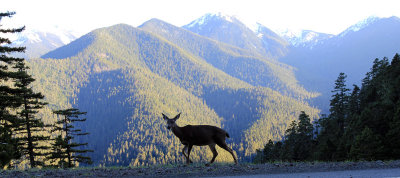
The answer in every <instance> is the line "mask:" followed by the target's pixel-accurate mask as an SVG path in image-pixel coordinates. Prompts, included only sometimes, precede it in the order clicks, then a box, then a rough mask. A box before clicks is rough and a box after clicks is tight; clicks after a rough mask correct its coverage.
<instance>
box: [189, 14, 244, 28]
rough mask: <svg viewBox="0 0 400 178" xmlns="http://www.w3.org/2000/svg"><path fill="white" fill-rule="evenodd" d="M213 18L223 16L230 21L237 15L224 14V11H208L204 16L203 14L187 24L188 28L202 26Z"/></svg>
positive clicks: (222, 17)
mask: <svg viewBox="0 0 400 178" xmlns="http://www.w3.org/2000/svg"><path fill="white" fill-rule="evenodd" d="M213 18H221V19H224V20H226V21H228V22H233V21H234V20H235V19H236V17H235V16H231V15H227V14H224V13H222V12H218V13H207V14H205V15H203V16H201V17H200V18H198V19H196V20H194V21H192V22H190V23H189V24H187V25H185V27H186V28H192V27H194V26H202V25H204V24H206V23H207V21H209V20H211V19H213Z"/></svg>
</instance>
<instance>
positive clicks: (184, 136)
mask: <svg viewBox="0 0 400 178" xmlns="http://www.w3.org/2000/svg"><path fill="white" fill-rule="evenodd" d="M162 116H163V119H164V120H165V121H167V129H168V130H171V131H172V133H173V134H174V135H175V136H176V137H178V138H179V140H180V141H181V143H182V144H183V145H184V147H183V149H182V154H183V156H185V158H186V164H187V165H189V164H190V163H193V162H192V161H191V160H190V158H189V157H190V151H191V150H192V147H193V145H196V146H207V145H208V147H209V148H210V150H211V152H212V153H213V157H212V159H211V161H210V163H207V164H206V166H210V165H211V164H212V163H213V162H214V161H215V158H216V157H217V156H218V152H217V150H216V149H215V145H218V146H219V147H221V148H222V149H224V150H226V151H228V152H229V153H230V154H231V155H232V157H233V160H234V161H235V164H238V161H237V159H236V157H235V155H234V154H233V150H232V149H231V148H229V147H228V145H227V144H226V142H225V139H226V138H229V134H228V132H226V131H225V130H223V129H221V128H218V127H216V126H211V125H186V126H183V127H179V126H178V125H177V124H176V120H178V119H179V117H180V116H181V113H179V114H178V115H176V116H175V117H174V118H172V119H170V118H168V117H167V116H166V115H165V114H164V113H162ZM185 151H187V154H186V153H185Z"/></svg>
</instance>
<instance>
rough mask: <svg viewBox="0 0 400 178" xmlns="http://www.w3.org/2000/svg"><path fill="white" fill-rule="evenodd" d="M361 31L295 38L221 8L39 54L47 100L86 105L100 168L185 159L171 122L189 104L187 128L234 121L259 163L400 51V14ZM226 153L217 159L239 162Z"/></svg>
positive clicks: (117, 29)
mask: <svg viewBox="0 0 400 178" xmlns="http://www.w3.org/2000/svg"><path fill="white" fill-rule="evenodd" d="M354 27H355V26H353V27H350V28H349V30H347V31H345V32H344V33H342V34H339V35H336V36H333V35H328V34H322V33H317V32H312V31H304V32H302V35H301V36H295V38H296V39H295V38H290V37H288V36H286V37H281V36H279V35H278V34H276V33H275V32H273V31H272V30H270V29H268V28H267V27H265V26H263V25H261V24H258V25H257V26H256V29H253V30H252V29H251V28H248V27H247V26H246V25H244V24H243V23H242V22H240V21H239V20H237V19H236V18H234V17H230V16H224V15H221V14H206V15H205V16H203V17H201V18H199V19H197V20H194V21H193V22H192V23H189V24H188V25H185V26H183V27H177V26H174V25H171V24H169V23H167V22H164V21H162V20H159V19H151V20H149V21H147V22H145V23H144V24H142V25H141V26H139V27H138V28H135V27H132V26H129V25H125V24H119V25H114V26H111V27H106V28H101V29H97V30H94V31H92V32H90V33H88V34H86V35H84V36H82V37H80V38H78V39H76V40H75V41H72V42H71V43H69V44H67V45H65V46H61V47H58V48H54V50H53V51H51V52H48V53H46V54H43V56H42V58H32V59H31V60H29V62H30V65H31V68H32V72H33V74H34V76H35V78H36V79H37V87H36V88H38V90H39V91H41V92H43V93H44V94H46V99H47V100H48V101H49V103H52V104H53V105H51V106H49V108H51V109H63V108H64V107H68V106H74V107H77V108H79V109H80V110H81V111H86V112H88V115H87V118H88V120H87V121H86V123H85V125H81V126H82V127H83V128H84V129H86V130H87V131H88V132H90V133H91V134H90V135H89V136H88V137H87V138H86V140H85V141H87V142H89V147H90V148H91V149H94V150H96V151H95V152H94V153H93V154H92V155H91V156H92V158H93V160H94V161H95V163H96V164H103V165H135V166H136V165H148V164H165V163H174V162H182V161H183V156H182V155H181V153H180V151H181V149H182V148H183V146H181V145H180V143H179V140H178V139H177V138H175V137H174V136H173V135H172V133H170V132H168V130H167V129H166V125H165V123H164V122H163V120H162V118H161V113H165V114H167V115H168V116H170V117H173V116H174V115H176V114H178V113H179V112H182V116H181V119H180V120H178V125H180V126H182V125H186V124H209V125H216V126H220V127H223V128H224V129H226V130H227V131H228V132H229V134H230V135H231V138H232V139H230V140H228V143H229V144H230V146H231V147H233V149H234V150H235V151H236V153H237V154H238V156H239V158H240V159H242V160H249V159H250V158H251V156H252V155H253V154H254V153H255V151H256V149H260V148H262V147H263V145H264V144H265V143H266V142H267V141H268V140H269V139H273V140H278V139H281V137H282V136H283V134H284V131H285V130H286V128H287V127H288V125H289V124H290V123H291V121H293V120H294V119H296V118H297V117H298V115H299V113H300V112H301V111H305V112H306V113H307V114H309V115H310V116H311V117H312V118H313V119H316V118H318V114H321V112H320V109H322V110H323V111H326V108H327V107H326V106H327V105H329V97H330V91H331V90H332V88H333V83H334V80H335V78H336V77H337V75H338V74H339V72H345V73H346V74H348V76H349V78H348V81H349V82H348V83H349V86H350V85H351V84H352V83H356V82H359V81H360V80H361V78H362V76H364V75H365V73H366V72H367V71H368V69H369V67H370V66H371V65H372V60H373V59H375V58H381V57H383V56H388V57H391V56H393V55H394V54H395V53H396V52H399V51H400V40H399V39H398V38H400V34H399V33H400V32H398V31H399V30H398V29H400V28H399V27H400V21H399V18H397V17H391V18H383V19H376V20H372V21H371V22H370V23H365V24H364V25H358V26H357V27H359V28H358V29H357V28H354ZM352 29H357V30H352ZM300 37H303V38H300ZM44 39H46V38H44ZM42 41H44V40H42ZM49 113H50V110H49V109H46V110H45V111H44V114H43V115H50V114H49ZM324 113H326V112H324ZM46 119H47V122H53V121H54V119H55V118H53V117H50V116H49V117H47V118H46ZM206 150H207V149H205V148H201V149H200V148H194V153H193V160H196V161H199V160H201V161H205V160H209V159H211V155H210V154H207V151H206ZM219 153H220V155H222V156H219V157H218V159H217V161H226V162H230V161H232V160H231V156H230V155H229V154H227V153H226V152H224V151H222V150H221V151H219Z"/></svg>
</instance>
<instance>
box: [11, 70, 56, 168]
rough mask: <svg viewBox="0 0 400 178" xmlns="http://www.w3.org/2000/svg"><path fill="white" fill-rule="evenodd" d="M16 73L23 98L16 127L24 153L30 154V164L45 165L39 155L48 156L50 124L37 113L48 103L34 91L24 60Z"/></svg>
mask: <svg viewBox="0 0 400 178" xmlns="http://www.w3.org/2000/svg"><path fill="white" fill-rule="evenodd" d="M14 68H15V69H17V73H16V74H15V87H16V88H17V89H18V90H19V93H18V97H20V98H21V110H20V111H19V112H18V115H19V118H20V122H19V124H18V127H17V128H16V129H15V131H16V134H17V136H18V139H19V144H20V145H21V146H22V148H21V149H22V151H23V154H26V155H28V158H29V163H30V166H31V167H32V168H33V167H36V166H43V165H44V162H43V161H41V160H39V159H38V158H37V157H38V156H41V157H42V156H46V155H47V153H46V150H47V149H48V148H49V147H48V146H46V142H47V141H48V140H49V139H50V137H49V136H45V133H47V130H46V129H45V128H46V127H48V125H45V124H44V123H43V121H42V120H41V119H40V118H37V116H36V114H37V113H38V111H39V109H41V108H43V107H44V106H45V105H46V104H47V103H45V102H42V101H41V100H43V99H44V96H43V95H42V94H41V93H40V92H34V91H33V89H32V87H31V84H32V82H34V81H35V79H34V78H32V76H31V75H29V74H28V73H27V70H28V69H29V67H27V66H25V63H24V62H18V63H17V64H16V66H14Z"/></svg>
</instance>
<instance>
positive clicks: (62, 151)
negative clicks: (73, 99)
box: [49, 108, 93, 168]
mask: <svg viewBox="0 0 400 178" xmlns="http://www.w3.org/2000/svg"><path fill="white" fill-rule="evenodd" d="M54 113H55V114H57V115H59V116H61V117H62V118H61V119H60V120H58V121H57V122H56V124H55V125H53V127H54V129H53V130H52V131H53V132H54V131H59V132H60V134H61V135H58V136H57V138H56V139H55V143H54V144H52V145H53V147H52V150H53V151H52V153H51V155H50V157H49V159H52V160H54V161H58V165H59V167H64V165H65V166H67V167H70V168H71V167H74V166H76V164H75V162H79V163H86V164H92V160H91V158H90V157H86V156H83V155H82V154H84V153H87V152H93V150H84V149H78V147H80V146H84V145H87V143H76V142H74V141H73V140H74V136H82V135H87V134H89V133H85V132H82V130H80V129H75V126H74V125H73V123H74V122H84V121H86V119H79V116H81V115H84V114H86V112H80V111H79V110H78V109H75V108H70V109H65V110H57V111H54Z"/></svg>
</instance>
